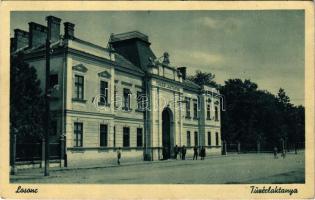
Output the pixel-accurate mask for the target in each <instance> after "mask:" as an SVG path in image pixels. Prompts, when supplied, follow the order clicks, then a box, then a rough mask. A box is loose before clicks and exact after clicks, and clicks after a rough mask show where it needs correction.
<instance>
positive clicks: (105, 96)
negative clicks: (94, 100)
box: [99, 81, 108, 105]
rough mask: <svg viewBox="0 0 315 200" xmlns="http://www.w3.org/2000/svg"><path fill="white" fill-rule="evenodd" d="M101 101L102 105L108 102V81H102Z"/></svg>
mask: <svg viewBox="0 0 315 200" xmlns="http://www.w3.org/2000/svg"><path fill="white" fill-rule="evenodd" d="M99 100H100V103H101V105H107V104H108V83H107V82H106V81H101V82H100V99H99Z"/></svg>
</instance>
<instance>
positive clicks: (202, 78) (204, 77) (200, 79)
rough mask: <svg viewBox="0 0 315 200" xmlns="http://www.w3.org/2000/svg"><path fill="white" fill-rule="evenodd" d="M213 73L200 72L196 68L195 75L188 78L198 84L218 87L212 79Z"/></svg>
mask: <svg viewBox="0 0 315 200" xmlns="http://www.w3.org/2000/svg"><path fill="white" fill-rule="evenodd" d="M214 78H215V75H214V74H212V73H207V72H202V71H200V70H197V71H196V73H195V75H193V76H189V77H188V79H189V80H191V81H193V82H194V83H196V84H198V85H208V86H211V87H216V88H217V87H218V85H217V83H216V82H215V81H214Z"/></svg>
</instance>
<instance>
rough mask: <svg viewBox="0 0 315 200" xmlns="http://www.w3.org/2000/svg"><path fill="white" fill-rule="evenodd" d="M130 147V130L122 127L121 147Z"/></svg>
mask: <svg viewBox="0 0 315 200" xmlns="http://www.w3.org/2000/svg"><path fill="white" fill-rule="evenodd" d="M129 146H130V129H129V127H124V129H123V147H129Z"/></svg>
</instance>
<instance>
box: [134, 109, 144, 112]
mask: <svg viewBox="0 0 315 200" xmlns="http://www.w3.org/2000/svg"><path fill="white" fill-rule="evenodd" d="M135 111H136V112H141V113H142V112H144V109H142V108H141V109H139V108H138V109H136V110H135Z"/></svg>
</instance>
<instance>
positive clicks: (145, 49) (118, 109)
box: [11, 16, 221, 166]
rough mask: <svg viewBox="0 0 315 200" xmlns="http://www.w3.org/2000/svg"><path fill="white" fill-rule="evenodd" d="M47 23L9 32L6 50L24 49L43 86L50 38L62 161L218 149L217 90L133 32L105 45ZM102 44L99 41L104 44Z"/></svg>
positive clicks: (55, 128)
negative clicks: (192, 78)
mask: <svg viewBox="0 0 315 200" xmlns="http://www.w3.org/2000/svg"><path fill="white" fill-rule="evenodd" d="M47 22H48V24H49V26H48V27H51V28H50V29H48V28H47V27H46V26H43V25H40V24H37V23H35V22H30V23H29V30H28V31H23V30H20V29H15V32H14V38H11V53H12V54H16V53H17V52H20V51H23V52H24V54H25V61H26V62H28V63H29V64H30V65H31V66H33V67H34V68H35V69H36V70H37V75H38V77H39V79H40V80H41V87H42V89H43V91H44V88H45V69H46V68H45V62H46V59H45V40H46V37H47V32H48V31H49V33H50V35H51V43H52V45H51V48H52V52H51V56H50V63H51V64H50V66H51V71H50V77H49V80H50V86H51V88H52V89H51V98H50V108H51V112H52V117H51V126H50V127H51V128H52V131H51V136H50V137H51V139H50V140H51V141H54V140H55V141H58V140H59V139H60V138H65V155H66V156H65V159H66V160H67V163H68V165H69V166H71V165H72V166H73V165H85V164H89V163H91V162H114V160H115V157H116V150H117V149H118V148H121V151H122V160H130V161H131V160H133V161H135V160H139V161H140V160H159V159H169V158H172V156H173V155H174V146H175V145H177V146H179V147H182V146H183V145H185V146H186V148H187V156H188V157H189V156H190V155H191V154H192V147H193V146H195V145H197V146H205V147H206V149H207V155H209V154H220V153H221V130H220V124H221V123H220V110H221V109H220V94H219V92H218V91H217V90H216V89H214V88H211V87H209V86H206V85H204V86H199V85H197V84H195V83H193V82H191V81H190V80H188V79H187V75H186V68H185V67H176V66H175V65H173V63H172V62H170V59H169V55H168V53H164V55H162V56H161V57H158V56H156V55H155V54H154V52H153V51H152V50H151V48H150V41H149V38H148V36H146V35H145V34H143V33H140V32H138V31H132V32H128V33H122V34H112V35H111V36H110V40H109V41H108V42H107V45H104V46H106V47H102V46H98V45H95V44H92V43H90V42H88V41H85V40H82V39H79V38H77V37H76V36H75V29H74V28H75V25H74V24H72V23H70V22H65V23H64V33H63V34H61V32H60V24H61V19H59V18H57V17H53V16H48V17H47ZM105 43H106V42H105V41H104V44H105Z"/></svg>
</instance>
